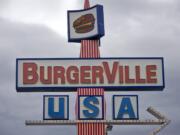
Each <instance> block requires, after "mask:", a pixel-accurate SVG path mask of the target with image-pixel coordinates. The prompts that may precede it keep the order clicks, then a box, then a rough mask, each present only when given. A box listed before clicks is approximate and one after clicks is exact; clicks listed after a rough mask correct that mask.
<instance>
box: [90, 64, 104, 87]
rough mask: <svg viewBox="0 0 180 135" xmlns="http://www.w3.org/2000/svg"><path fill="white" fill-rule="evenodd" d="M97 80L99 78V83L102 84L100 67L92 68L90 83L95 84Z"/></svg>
mask: <svg viewBox="0 0 180 135" xmlns="http://www.w3.org/2000/svg"><path fill="white" fill-rule="evenodd" d="M97 78H99V83H104V77H103V68H102V67H101V66H92V83H94V84H96V83H97Z"/></svg>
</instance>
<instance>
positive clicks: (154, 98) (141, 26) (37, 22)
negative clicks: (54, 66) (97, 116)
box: [0, 0, 180, 135]
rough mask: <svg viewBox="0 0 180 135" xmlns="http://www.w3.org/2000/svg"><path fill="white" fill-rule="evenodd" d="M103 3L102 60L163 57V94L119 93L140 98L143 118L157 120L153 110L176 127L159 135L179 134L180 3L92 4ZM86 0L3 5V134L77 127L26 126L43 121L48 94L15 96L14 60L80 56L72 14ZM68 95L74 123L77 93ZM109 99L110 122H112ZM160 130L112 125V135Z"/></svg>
mask: <svg viewBox="0 0 180 135" xmlns="http://www.w3.org/2000/svg"><path fill="white" fill-rule="evenodd" d="M95 4H102V5H103V6H104V12H105V31H106V36H105V37H103V38H102V40H101V41H102V42H101V47H100V51H101V56H102V57H108V56H110V57H159V56H160V57H164V60H165V81H166V88H165V89H164V91H163V92H116V93H106V99H111V96H112V94H138V95H139V112H140V119H145V118H152V119H153V117H152V116H151V115H150V114H148V113H147V112H146V109H147V107H149V106H153V107H154V108H156V109H157V110H159V111H160V112H162V113H163V114H164V115H166V116H167V117H168V118H169V119H171V120H172V123H171V124H170V125H169V126H168V127H167V128H165V129H164V130H163V131H162V132H160V135H177V134H179V132H180V129H179V125H180V107H179V106H180V103H179V96H180V92H179V89H180V87H179V84H178V83H179V82H180V62H179V59H180V54H179V51H180V44H179V43H180V1H179V0H92V1H91V5H95ZM82 8H83V0H0V67H1V68H0V69H1V70H0V86H1V87H0V92H1V93H0V121H1V122H0V134H1V135H22V134H24V135H49V134H51V135H57V134H60V135H67V134H75V133H76V128H75V127H66V126H63V127H58V126H55V127H52V126H51V127H26V126H25V125H24V121H25V120H31V119H35V120H36V119H39V120H41V119H42V116H43V115H42V112H43V108H42V104H43V95H44V94H64V93H17V92H16V89H15V62H16V58H23V57H27V58H28V57H30V58H32V57H42V58H44V57H46V58H47V57H60V58H61V57H75V58H77V57H79V51H80V45H79V44H72V43H71V44H70V43H68V42H67V34H66V33H67V26H66V24H67V20H66V18H67V17H66V12H67V10H68V9H82ZM69 94H70V102H71V105H70V106H71V108H70V109H71V110H70V112H71V114H70V118H71V119H74V115H75V114H74V101H75V98H74V97H75V93H69ZM111 110H112V109H111V100H107V118H108V119H112V118H111V113H112V112H111ZM157 127H158V126H114V128H113V131H112V132H110V133H109V134H110V135H119V134H126V135H133V134H134V133H136V134H139V135H148V134H149V133H151V131H153V129H155V128H157Z"/></svg>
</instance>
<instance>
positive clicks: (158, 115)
mask: <svg viewBox="0 0 180 135" xmlns="http://www.w3.org/2000/svg"><path fill="white" fill-rule="evenodd" d="M147 111H148V112H149V113H150V114H152V115H153V116H154V117H156V118H157V120H151V119H146V120H26V121H25V124H26V125H27V126H37V125H38V126H43V125H76V124H79V123H105V124H107V125H108V126H112V125H161V126H160V127H159V128H157V129H156V130H154V131H153V132H152V134H151V135H156V134H157V133H159V132H160V131H161V130H162V129H164V128H165V127H166V126H167V125H169V124H170V120H168V119H167V118H166V117H165V116H164V115H162V114H161V113H159V112H158V111H156V110H155V109H154V108H153V107H148V108H147ZM111 128H112V127H111Z"/></svg>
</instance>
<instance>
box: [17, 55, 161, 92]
mask: <svg viewBox="0 0 180 135" xmlns="http://www.w3.org/2000/svg"><path fill="white" fill-rule="evenodd" d="M16 67H17V68H16V69H17V71H16V73H17V75H16V88H17V91H18V92H32V91H33V92H35V91H37V92H38V91H45V92H47V91H63V92H65V91H76V90H77V88H94V87H95V88H104V89H105V90H106V91H128V90H131V91H134V90H136V91H149V90H150V91H151V90H162V89H163V88H164V85H165V84H164V65H163V58H97V59H78V58H47V59H46V58H32V59H31V58H24V59H23V58H20V59H17V60H16Z"/></svg>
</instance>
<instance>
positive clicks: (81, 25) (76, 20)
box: [68, 5, 104, 42]
mask: <svg viewBox="0 0 180 135" xmlns="http://www.w3.org/2000/svg"><path fill="white" fill-rule="evenodd" d="M102 36H104V15H103V6H101V5H96V6H94V7H92V8H89V9H85V10H73V11H68V40H69V42H81V40H83V39H86V40H87V39H98V38H100V37H102Z"/></svg>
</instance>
